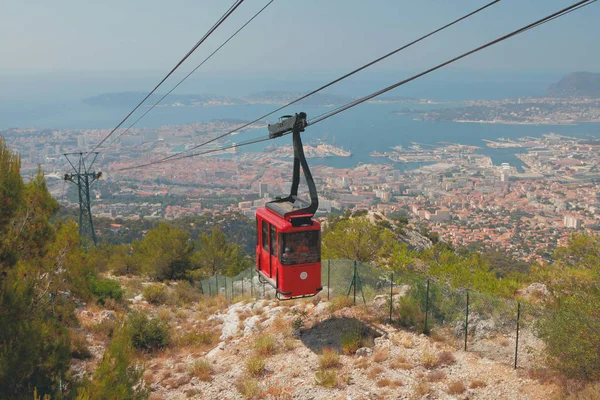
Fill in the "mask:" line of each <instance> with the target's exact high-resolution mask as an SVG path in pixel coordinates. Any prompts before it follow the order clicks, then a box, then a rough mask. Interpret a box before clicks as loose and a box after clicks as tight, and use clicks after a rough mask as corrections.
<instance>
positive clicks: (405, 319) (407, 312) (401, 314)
mask: <svg viewBox="0 0 600 400" xmlns="http://www.w3.org/2000/svg"><path fill="white" fill-rule="evenodd" d="M394 313H395V314H396V316H395V318H394V321H395V322H396V323H397V324H399V325H400V326H401V327H403V328H409V329H415V330H418V331H420V330H422V329H423V327H424V322H425V312H424V311H423V309H422V308H421V305H420V304H419V302H418V300H417V299H415V298H413V297H401V298H400V299H399V300H398V303H397V304H395V305H394Z"/></svg>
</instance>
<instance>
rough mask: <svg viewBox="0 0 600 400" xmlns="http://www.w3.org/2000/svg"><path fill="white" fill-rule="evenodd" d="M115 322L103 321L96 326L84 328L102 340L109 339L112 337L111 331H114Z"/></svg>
mask: <svg viewBox="0 0 600 400" xmlns="http://www.w3.org/2000/svg"><path fill="white" fill-rule="evenodd" d="M115 326H116V322H115V321H111V320H110V319H103V320H102V321H100V322H98V323H97V324H93V325H89V326H85V328H86V330H87V331H88V332H90V333H92V334H95V335H98V336H100V337H101V338H102V339H109V338H110V337H112V334H113V331H114V330H115Z"/></svg>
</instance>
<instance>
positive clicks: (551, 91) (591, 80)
mask: <svg viewBox="0 0 600 400" xmlns="http://www.w3.org/2000/svg"><path fill="white" fill-rule="evenodd" d="M548 95H550V96H553V97H594V98H600V74H596V73H593V72H574V73H572V74H569V75H567V76H565V77H563V78H562V79H561V80H560V81H558V82H556V83H553V84H552V85H550V87H549V88H548Z"/></svg>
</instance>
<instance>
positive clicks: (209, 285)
mask: <svg viewBox="0 0 600 400" xmlns="http://www.w3.org/2000/svg"><path fill="white" fill-rule="evenodd" d="M208 295H209V296H212V285H211V284H210V281H208Z"/></svg>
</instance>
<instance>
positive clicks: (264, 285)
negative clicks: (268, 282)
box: [262, 282, 265, 298]
mask: <svg viewBox="0 0 600 400" xmlns="http://www.w3.org/2000/svg"><path fill="white" fill-rule="evenodd" d="M262 285H263V298H264V297H265V283H264V282H263V284H262Z"/></svg>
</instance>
